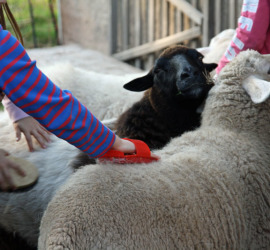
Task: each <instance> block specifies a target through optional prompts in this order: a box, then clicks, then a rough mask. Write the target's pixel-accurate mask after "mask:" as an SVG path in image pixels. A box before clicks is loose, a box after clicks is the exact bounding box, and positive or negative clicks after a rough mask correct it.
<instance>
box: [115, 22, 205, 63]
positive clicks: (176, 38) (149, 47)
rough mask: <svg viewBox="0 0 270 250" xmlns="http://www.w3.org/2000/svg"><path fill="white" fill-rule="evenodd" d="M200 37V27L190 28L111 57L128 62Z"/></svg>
mask: <svg viewBox="0 0 270 250" xmlns="http://www.w3.org/2000/svg"><path fill="white" fill-rule="evenodd" d="M200 35H201V30H200V27H198V26H196V27H192V28H191V29H189V30H185V31H182V32H178V33H176V34H174V35H171V36H168V37H165V38H161V39H159V40H156V41H153V42H149V43H147V44H143V45H141V46H138V47H135V48H132V49H129V50H126V51H123V52H119V53H116V54H113V57H115V58H116V59H118V60H122V61H125V60H129V59H132V58H136V57H139V56H142V55H145V54H148V53H153V52H155V51H158V50H161V49H164V48H166V47H168V46H171V45H173V44H177V43H180V42H182V41H185V40H188V39H192V38H196V37H198V36H200Z"/></svg>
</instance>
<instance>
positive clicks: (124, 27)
mask: <svg viewBox="0 0 270 250" xmlns="http://www.w3.org/2000/svg"><path fill="white" fill-rule="evenodd" d="M128 28H129V27H128V0H122V31H121V33H122V49H123V50H126V49H128Z"/></svg>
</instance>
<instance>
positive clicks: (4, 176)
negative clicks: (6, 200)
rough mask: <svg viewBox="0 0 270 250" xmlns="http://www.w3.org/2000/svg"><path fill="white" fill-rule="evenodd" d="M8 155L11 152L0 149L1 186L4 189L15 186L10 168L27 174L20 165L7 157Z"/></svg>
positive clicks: (22, 174)
mask: <svg viewBox="0 0 270 250" xmlns="http://www.w3.org/2000/svg"><path fill="white" fill-rule="evenodd" d="M8 155H9V153H8V152H7V151H5V150H3V149H0V188H1V189H2V190H5V189H7V188H15V186H14V183H13V181H12V179H11V176H10V173H9V169H11V168H13V169H14V170H15V171H16V172H17V173H18V174H19V175H21V176H25V173H24V171H23V170H22V169H21V168H20V166H19V165H17V164H16V163H14V162H12V161H10V160H9V159H8V158H7V157H6V156H8Z"/></svg>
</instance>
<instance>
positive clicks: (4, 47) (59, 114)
mask: <svg viewBox="0 0 270 250" xmlns="http://www.w3.org/2000/svg"><path fill="white" fill-rule="evenodd" d="M1 28H2V27H1ZM0 89H2V90H3V91H4V92H5V94H6V95H7V96H8V98H10V99H11V101H12V102H14V104H16V105H17V106H18V107H20V108H21V109H22V110H24V111H25V112H26V113H28V114H29V115H31V116H33V117H34V118H35V119H36V120H37V121H38V122H40V123H41V124H42V125H43V126H44V127H45V128H47V129H48V130H49V131H51V132H52V133H54V134H55V135H56V136H58V137H60V138H62V139H64V140H66V141H68V142H69V143H71V144H73V145H74V146H76V147H77V148H79V149H80V150H82V151H84V152H86V153H88V154H89V156H91V157H99V156H101V155H103V154H105V153H106V152H107V151H108V150H109V149H110V148H111V147H112V146H113V144H114V142H115V134H114V133H113V132H112V131H111V130H109V129H108V128H107V127H105V126H104V125H103V124H102V123H101V122H100V121H99V120H98V119H96V118H95V117H94V116H93V115H92V114H91V112H90V111H89V110H87V108H86V107H84V106H83V105H82V104H81V103H80V102H79V101H78V100H77V99H76V98H75V97H73V96H72V95H71V94H70V93H68V92H66V91H62V90H61V89H60V88H59V87H57V86H56V85H54V84H53V83H52V82H51V81H50V79H48V78H47V77H46V76H45V75H44V74H43V73H42V72H41V71H40V70H39V69H38V68H37V67H36V63H35V62H33V61H31V60H30V58H29V56H28V55H27V53H26V51H25V50H24V48H23V46H22V45H21V44H20V43H19V42H18V40H17V39H16V38H15V37H13V36H12V35H11V34H10V32H8V31H5V30H2V29H0Z"/></svg>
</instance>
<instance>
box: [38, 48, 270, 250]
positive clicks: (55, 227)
mask: <svg viewBox="0 0 270 250" xmlns="http://www.w3.org/2000/svg"><path fill="white" fill-rule="evenodd" d="M269 72H270V58H269V56H268V58H267V57H266V56H262V55H260V54H259V53H257V52H255V51H246V52H242V53H240V54H239V56H237V57H236V58H235V59H234V60H233V61H232V62H231V63H230V64H228V65H227V66H226V67H225V68H224V69H223V70H222V72H221V73H220V76H219V79H218V81H217V83H216V85H215V86H214V87H213V88H212V89H211V90H210V92H209V97H208V99H207V101H206V105H205V109H204V111H203V114H202V116H203V119H202V125H201V127H200V128H198V129H197V130H196V131H192V132H187V133H185V134H183V135H182V136H181V137H177V138H174V139H173V140H172V141H171V142H170V143H169V144H168V145H167V146H165V147H164V148H163V149H162V150H158V151H155V153H156V154H158V155H160V156H161V158H162V160H161V161H160V162H157V163H151V164H147V165H144V164H141V165H113V164H100V165H89V166H86V167H84V168H83V169H81V170H79V171H77V172H76V173H75V174H74V175H73V176H72V177H71V178H70V179H69V180H68V181H67V182H66V183H65V184H64V185H63V186H62V187H61V188H60V190H59V191H58V192H57V193H56V195H55V196H54V198H53V199H52V201H51V202H50V203H49V205H48V208H47V210H46V211H45V214H44V216H43V218H42V222H41V227H40V237H39V249H41V250H42V249H80V250H82V249H108V248H109V249H131V248H132V249H179V248H180V249H266V248H268V247H269V245H270V236H269V230H270V225H269V219H270V206H269V204H270V188H269V185H268V184H269V181H270V169H269V165H270V144H269V142H270V130H269V123H270V113H269V110H270V99H269V95H270V83H269V81H270V75H269Z"/></svg>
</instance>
